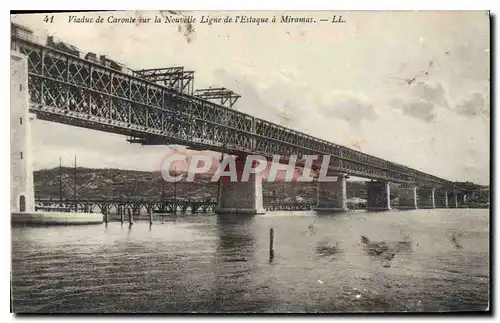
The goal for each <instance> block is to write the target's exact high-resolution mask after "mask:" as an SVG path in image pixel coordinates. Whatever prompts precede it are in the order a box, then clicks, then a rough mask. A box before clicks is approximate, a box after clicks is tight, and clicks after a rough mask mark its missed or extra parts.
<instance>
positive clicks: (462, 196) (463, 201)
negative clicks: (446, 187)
mask: <svg viewBox="0 0 500 323" xmlns="http://www.w3.org/2000/svg"><path fill="white" fill-rule="evenodd" d="M457 200H458V206H459V207H460V205H466V204H467V194H465V193H458V194H457Z"/></svg>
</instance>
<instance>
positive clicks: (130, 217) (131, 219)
mask: <svg viewBox="0 0 500 323" xmlns="http://www.w3.org/2000/svg"><path fill="white" fill-rule="evenodd" d="M127 211H128V224H130V225H132V224H134V216H133V214H132V210H131V209H130V208H128V209H127Z"/></svg>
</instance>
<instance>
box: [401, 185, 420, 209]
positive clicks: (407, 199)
mask: <svg viewBox="0 0 500 323" xmlns="http://www.w3.org/2000/svg"><path fill="white" fill-rule="evenodd" d="M398 200H399V205H398V209H404V210H407V209H418V204H417V200H418V195H417V187H416V186H414V187H400V188H399V194H398Z"/></svg>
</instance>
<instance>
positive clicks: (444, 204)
mask: <svg viewBox="0 0 500 323" xmlns="http://www.w3.org/2000/svg"><path fill="white" fill-rule="evenodd" d="M436 208H440V209H443V208H444V209H447V208H448V191H443V190H437V191H436Z"/></svg>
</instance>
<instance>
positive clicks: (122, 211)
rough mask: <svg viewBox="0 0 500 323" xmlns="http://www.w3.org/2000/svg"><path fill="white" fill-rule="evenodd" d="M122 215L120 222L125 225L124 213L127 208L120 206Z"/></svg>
mask: <svg viewBox="0 0 500 323" xmlns="http://www.w3.org/2000/svg"><path fill="white" fill-rule="evenodd" d="M118 213H120V222H121V223H122V224H123V213H125V208H124V207H123V206H120V210H119V211H118Z"/></svg>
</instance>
